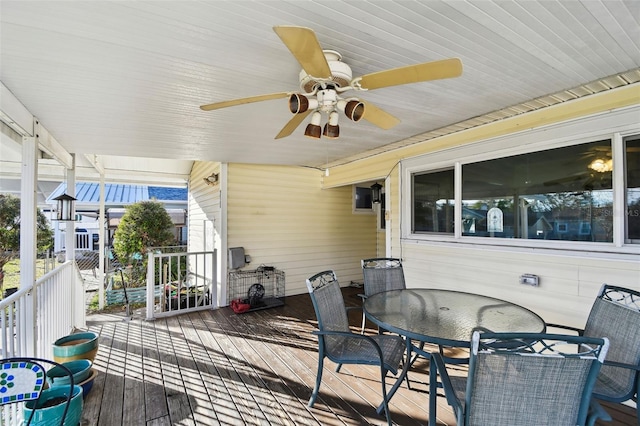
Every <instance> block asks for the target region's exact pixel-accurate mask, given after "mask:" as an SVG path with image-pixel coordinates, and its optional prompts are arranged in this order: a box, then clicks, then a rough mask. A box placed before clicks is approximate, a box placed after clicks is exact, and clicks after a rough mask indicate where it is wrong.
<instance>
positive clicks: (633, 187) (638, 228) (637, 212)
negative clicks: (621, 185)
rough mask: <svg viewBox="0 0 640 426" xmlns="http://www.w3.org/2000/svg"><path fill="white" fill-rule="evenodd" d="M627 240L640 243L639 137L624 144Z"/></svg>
mask: <svg viewBox="0 0 640 426" xmlns="http://www.w3.org/2000/svg"><path fill="white" fill-rule="evenodd" d="M625 154H626V155H625V158H626V171H627V173H626V183H627V184H626V192H627V196H626V200H627V242H629V243H640V137H638V136H634V138H633V139H629V140H627V141H626V144H625Z"/></svg>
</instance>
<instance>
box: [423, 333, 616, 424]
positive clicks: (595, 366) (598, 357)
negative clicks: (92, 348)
mask: <svg viewBox="0 0 640 426" xmlns="http://www.w3.org/2000/svg"><path fill="white" fill-rule="evenodd" d="M608 348H609V342H608V340H607V338H592V337H582V336H575V335H560V334H548V333H488V332H481V331H479V330H474V332H473V334H472V338H471V350H470V358H469V374H468V377H457V376H455V377H451V376H449V374H448V372H447V369H446V367H445V362H444V360H443V359H442V356H441V355H440V354H439V353H435V354H434V355H433V360H434V361H435V363H436V366H437V369H438V373H439V374H440V378H441V381H442V385H443V388H444V391H445V396H446V398H447V402H448V403H449V405H451V407H452V408H453V409H454V412H455V413H456V419H457V424H458V425H459V426H462V425H473V424H491V425H493V426H507V425H508V426H516V425H529V424H539V425H553V426H561V425H563V426H569V425H570V426H575V425H579V426H583V425H593V424H594V423H595V420H596V419H598V418H602V419H605V420H611V417H610V416H609V415H608V413H606V411H604V409H602V407H600V405H599V404H598V403H597V402H595V401H593V400H592V398H591V395H592V390H593V388H594V385H595V381H596V378H597V375H598V373H599V371H600V368H601V366H602V362H603V361H604V358H605V356H606V354H607V350H608ZM544 416H550V417H548V418H546V419H545V417H544Z"/></svg>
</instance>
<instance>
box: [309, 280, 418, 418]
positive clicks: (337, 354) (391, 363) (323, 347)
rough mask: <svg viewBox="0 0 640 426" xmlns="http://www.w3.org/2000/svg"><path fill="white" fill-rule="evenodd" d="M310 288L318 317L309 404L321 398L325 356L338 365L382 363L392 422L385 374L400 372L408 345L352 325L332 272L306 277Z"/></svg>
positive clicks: (381, 378) (385, 399) (399, 338)
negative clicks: (361, 331) (315, 364)
mask: <svg viewBox="0 0 640 426" xmlns="http://www.w3.org/2000/svg"><path fill="white" fill-rule="evenodd" d="M307 288H308V289H309V294H310V296H311V301H312V303H313V308H314V309H315V312H316V318H317V320H318V330H317V331H314V332H313V334H315V335H317V336H318V374H317V376H316V384H315V387H314V389H313V393H312V394H311V398H310V399H309V407H313V404H314V403H315V401H316V398H317V397H318V391H319V390H320V382H321V381H322V371H323V365H324V358H325V357H326V358H329V359H330V360H331V361H333V362H335V363H337V364H365V365H376V366H380V381H381V384H382V401H383V405H384V410H385V414H386V417H387V423H388V424H389V425H391V415H390V413H389V407H388V400H387V388H386V384H385V377H386V376H387V372H389V371H391V372H392V373H393V374H396V373H397V370H398V366H399V365H400V362H401V360H402V355H403V353H404V349H405V344H404V342H403V340H402V338H401V337H399V336H390V335H375V336H364V335H362V334H358V333H353V332H351V329H350V327H349V318H348V316H347V308H346V307H345V304H344V299H343V297H342V291H341V290H340V285H339V283H338V280H337V278H336V275H335V273H334V272H333V271H323V272H320V273H318V274H315V275H314V276H312V277H310V278H309V279H307Z"/></svg>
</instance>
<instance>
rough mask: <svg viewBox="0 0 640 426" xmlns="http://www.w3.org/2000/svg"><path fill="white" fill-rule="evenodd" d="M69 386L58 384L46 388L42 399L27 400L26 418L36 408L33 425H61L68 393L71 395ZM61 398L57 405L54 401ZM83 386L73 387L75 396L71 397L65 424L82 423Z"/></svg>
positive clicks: (70, 425) (67, 425)
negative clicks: (53, 403)
mask: <svg viewBox="0 0 640 426" xmlns="http://www.w3.org/2000/svg"><path fill="white" fill-rule="evenodd" d="M69 390H70V388H69V386H56V387H53V388H49V389H45V390H43V391H42V394H41V395H40V399H39V400H38V401H37V402H38V405H37V406H36V401H35V400H33V401H27V402H26V403H25V404H24V412H23V415H24V418H25V419H28V418H29V416H30V415H31V412H32V411H33V410H34V407H35V413H34V415H33V419H32V420H31V426H59V425H60V421H61V420H62V415H63V414H64V407H65V405H66V403H67V399H66V398H67V395H69ZM56 400H61V401H62V402H59V403H57V404H55V405H52V406H50V407H49V406H48V405H50V404H52V401H56ZM82 406H83V399H82V388H81V387H80V386H74V387H73V396H72V397H71V404H69V410H68V411H67V416H66V417H65V419H64V426H77V425H78V424H80V419H81V417H82Z"/></svg>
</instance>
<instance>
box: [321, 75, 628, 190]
mask: <svg viewBox="0 0 640 426" xmlns="http://www.w3.org/2000/svg"><path fill="white" fill-rule="evenodd" d="M638 103H640V85H639V84H631V85H628V86H624V87H619V88H617V89H612V90H608V91H606V92H601V93H596V94H594V95H591V96H585V97H582V98H578V99H574V100H571V101H567V102H563V103H561V104H557V105H553V106H551V107H547V108H542V109H539V110H536V111H532V112H529V113H526V114H522V115H517V116H515V117H511V118H507V119H504V120H497V121H495V122H493V123H489V124H487V125H484V126H479V127H474V128H471V129H468V130H464V131H461V132H458V133H452V134H449V135H445V136H441V137H437V138H433V139H429V140H425V141H424V142H420V143H417V144H413V145H409V146H406V147H403V148H398V149H396V150H393V151H388V152H385V153H382V154H379V155H374V156H371V157H368V158H365V159H363V160H358V161H353V162H349V163H347V164H344V165H340V166H336V167H331V168H330V172H331V173H330V176H328V177H326V178H325V180H324V185H325V186H326V187H334V186H340V185H344V184H350V183H354V182H364V181H367V180H370V179H373V178H380V177H384V176H386V175H387V174H388V173H389V172H390V171H391V170H392V169H393V167H394V166H395V165H396V164H397V163H398V161H399V160H403V159H406V158H411V157H415V156H418V155H422V154H426V153H429V152H435V151H439V150H443V149H447V148H452V147H455V146H460V145H465V144H469V143H473V142H478V141H482V140H486V139H490V138H495V137H498V136H503V135H508V134H511V133H515V132H520V131H524V130H529V129H533V128H536V127H541V126H546V125H549V124H554V123H561V122H563V121H567V120H572V119H575V118H579V117H585V116H588V115H592V114H597V113H600V112H605V111H610V110H614V109H617V108H624V107H627V106H631V105H637V104H638ZM416 138H417V137H416Z"/></svg>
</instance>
